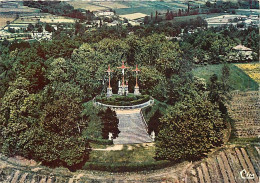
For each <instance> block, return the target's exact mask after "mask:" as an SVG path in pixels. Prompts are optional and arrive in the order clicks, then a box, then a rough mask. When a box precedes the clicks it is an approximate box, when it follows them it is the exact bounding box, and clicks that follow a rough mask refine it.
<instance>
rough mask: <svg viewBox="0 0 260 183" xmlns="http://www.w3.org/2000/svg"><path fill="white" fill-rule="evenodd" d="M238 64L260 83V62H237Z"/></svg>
mask: <svg viewBox="0 0 260 183" xmlns="http://www.w3.org/2000/svg"><path fill="white" fill-rule="evenodd" d="M236 66H237V67H238V68H240V69H242V70H243V71H244V72H245V73H247V74H248V75H249V76H250V77H251V78H252V79H253V80H255V81H256V82H257V83H259V84H260V63H259V62H258V63H248V64H236Z"/></svg>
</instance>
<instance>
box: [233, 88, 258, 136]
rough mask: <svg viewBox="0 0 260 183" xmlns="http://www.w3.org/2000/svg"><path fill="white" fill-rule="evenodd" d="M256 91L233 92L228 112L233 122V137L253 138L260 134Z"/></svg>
mask: <svg viewBox="0 0 260 183" xmlns="http://www.w3.org/2000/svg"><path fill="white" fill-rule="evenodd" d="M259 97H260V94H259V92H258V91H251V92H233V93H232V101H231V103H230V105H229V106H228V112H229V114H230V116H231V118H232V119H233V120H234V122H233V130H234V131H233V135H234V136H235V137H239V138H255V137H257V136H258V135H259V134H260V105H259V99H260V98H259Z"/></svg>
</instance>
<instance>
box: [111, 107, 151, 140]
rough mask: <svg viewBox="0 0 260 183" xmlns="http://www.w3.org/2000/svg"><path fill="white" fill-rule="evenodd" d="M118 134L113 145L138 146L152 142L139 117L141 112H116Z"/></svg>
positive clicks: (138, 110) (136, 110)
mask: <svg viewBox="0 0 260 183" xmlns="http://www.w3.org/2000/svg"><path fill="white" fill-rule="evenodd" d="M116 114H117V117H118V119H119V125H118V127H119V130H120V133H119V135H118V137H117V138H116V139H114V144H139V143H147V142H152V139H151V137H150V136H149V134H148V133H147V128H146V125H145V122H144V121H143V118H142V116H141V110H140V109H135V110H117V111H116Z"/></svg>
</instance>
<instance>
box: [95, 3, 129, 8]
mask: <svg viewBox="0 0 260 183" xmlns="http://www.w3.org/2000/svg"><path fill="white" fill-rule="evenodd" d="M93 4H95V5H98V6H102V7H106V8H111V9H120V8H129V7H128V6H127V5H124V4H123V3H120V2H108V1H100V2H93Z"/></svg>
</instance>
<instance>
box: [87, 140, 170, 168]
mask: <svg viewBox="0 0 260 183" xmlns="http://www.w3.org/2000/svg"><path fill="white" fill-rule="evenodd" d="M119 146H120V145H119ZM121 146H122V145H121ZM91 147H92V148H94V147H96V148H102V147H103V148H102V149H106V148H110V147H113V146H104V145H103V146H101V145H95V144H92V145H91ZM154 156H155V146H153V145H152V144H149V145H148V144H131V145H123V147H121V150H92V151H91V153H90V159H89V161H88V162H86V164H85V165H84V166H83V169H85V170H99V171H109V172H132V171H145V170H146V171H149V170H155V169H160V168H164V167H168V166H171V165H172V162H170V161H166V160H160V161H156V160H155V159H154Z"/></svg>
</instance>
